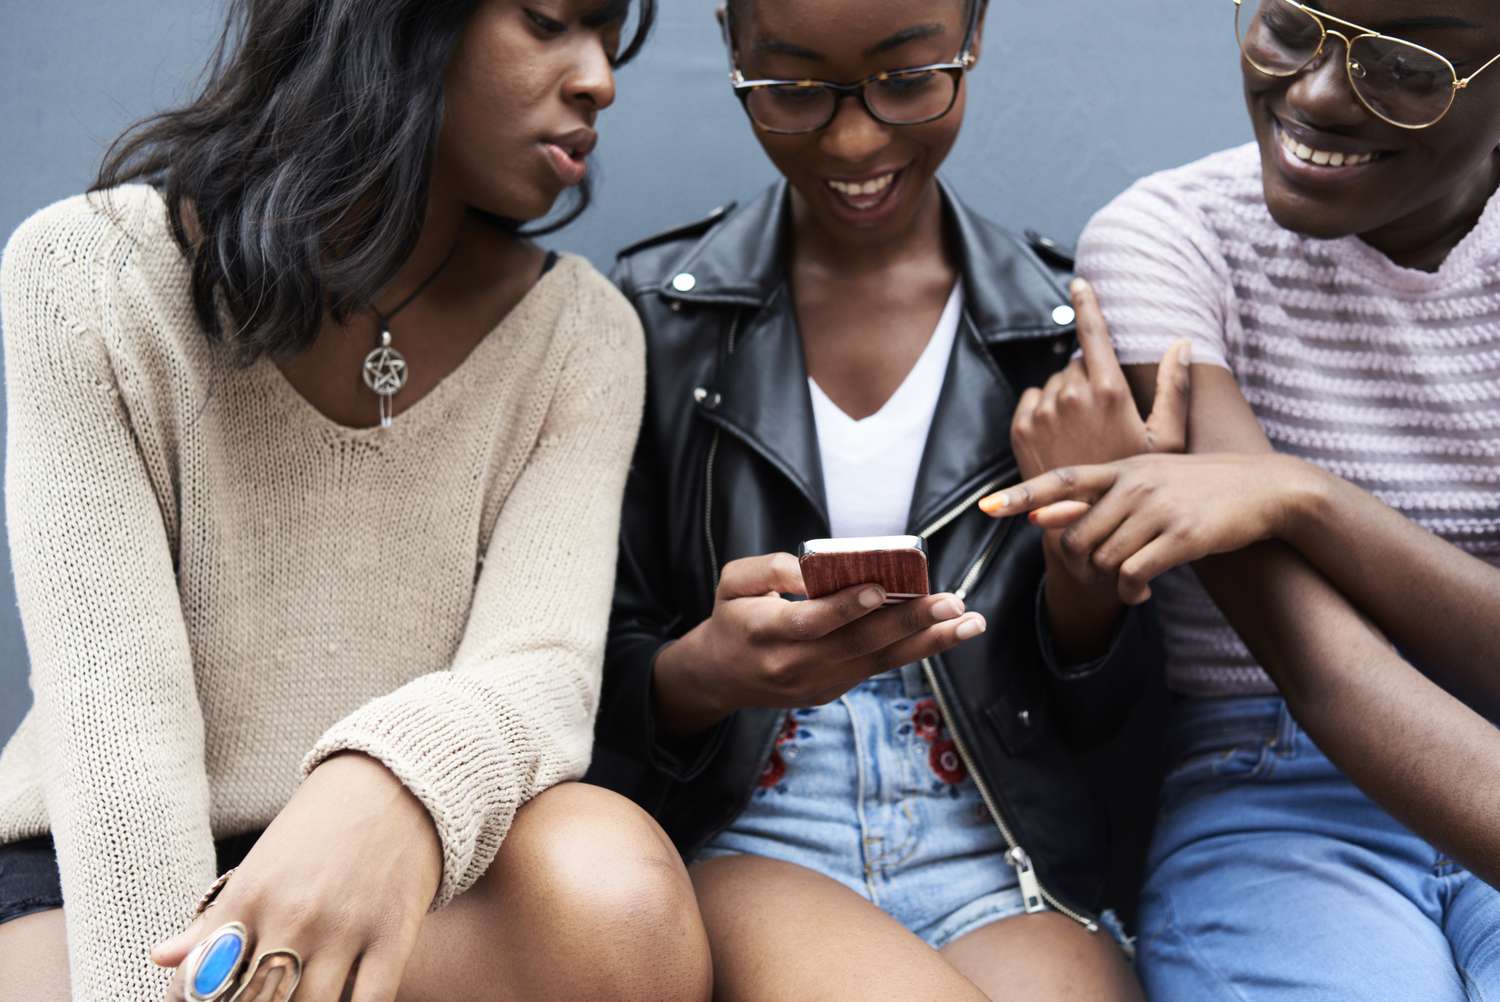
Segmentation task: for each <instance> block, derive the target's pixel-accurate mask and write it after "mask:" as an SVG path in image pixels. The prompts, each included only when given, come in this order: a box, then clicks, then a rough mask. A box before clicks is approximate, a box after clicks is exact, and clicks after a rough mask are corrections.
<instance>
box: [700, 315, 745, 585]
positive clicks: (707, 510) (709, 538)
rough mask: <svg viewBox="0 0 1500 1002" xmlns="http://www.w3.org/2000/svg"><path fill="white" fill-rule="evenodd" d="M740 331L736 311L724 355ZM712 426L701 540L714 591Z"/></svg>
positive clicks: (716, 561) (716, 569)
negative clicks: (704, 543)
mask: <svg viewBox="0 0 1500 1002" xmlns="http://www.w3.org/2000/svg"><path fill="white" fill-rule="evenodd" d="M739 331H740V312H739V311H738V310H736V311H735V312H734V316H733V317H732V318H731V319H730V321H729V343H728V346H727V350H726V351H725V354H726V355H733V354H734V340H735V337H736V336H737V335H738V334H739ZM721 433H722V429H720V428H719V427H718V426H717V425H715V426H714V438H713V441H712V442H710V443H709V445H708V461H707V462H706V463H705V464H704V466H703V539H704V541H705V542H707V543H708V576H709V577H710V578H711V579H712V580H713V583H714V591H715V592H718V590H719V548H718V547H717V546H715V545H714V460H715V459H717V458H718V455H719V435H720V434H721Z"/></svg>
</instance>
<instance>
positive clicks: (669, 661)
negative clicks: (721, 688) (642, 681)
mask: <svg viewBox="0 0 1500 1002" xmlns="http://www.w3.org/2000/svg"><path fill="white" fill-rule="evenodd" d="M706 626H707V623H700V624H698V626H696V627H694V628H693V629H692V630H689V631H688V632H687V633H686V634H685V635H684V636H682V637H681V638H680V639H678V640H675V641H673V642H672V643H669V644H667V645H666V646H665V647H663V648H662V649H661V650H660V651H658V652H657V654H656V657H655V658H654V659H653V661H652V665H651V692H652V701H653V704H654V709H655V712H656V728H657V730H658V732H660V733H661V734H663V735H665V736H667V737H671V738H681V737H687V736H689V735H692V734H698V733H701V732H702V731H706V730H708V729H709V728H711V727H713V726H714V725H715V724H717V723H718V722H719V721H720V720H723V719H724V718H725V717H727V716H729V714H730V713H731V712H733V707H730V706H727V705H725V701H724V700H723V698H722V696H721V695H720V694H719V693H718V692H717V691H716V687H715V685H714V680H715V679H716V678H717V677H718V676H717V673H716V672H713V671H711V670H705V667H706V666H707V665H708V664H709V660H710V659H709V657H708V653H707V651H706V649H705V647H706V645H705V644H704V643H703V636H702V631H703V629H704V628H705V627H706Z"/></svg>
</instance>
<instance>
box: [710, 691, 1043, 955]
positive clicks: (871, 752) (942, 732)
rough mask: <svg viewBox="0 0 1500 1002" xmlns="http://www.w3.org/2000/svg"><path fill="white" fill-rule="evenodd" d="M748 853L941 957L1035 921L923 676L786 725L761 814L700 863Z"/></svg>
mask: <svg viewBox="0 0 1500 1002" xmlns="http://www.w3.org/2000/svg"><path fill="white" fill-rule="evenodd" d="M740 853H745V854H749V855H755V856H764V857H767V858H769V859H778V860H782V861H783V862H788V863H796V864H798V865H800V866H805V867H807V868H808V869H810V870H814V871H816V872H818V873H821V874H824V875H825V876H828V877H832V878H833V879H834V880H837V881H838V882H839V883H841V884H843V885H844V886H845V887H847V888H849V889H850V890H852V891H854V893H856V894H858V895H860V896H861V897H863V898H865V899H866V900H868V901H870V902H872V903H874V904H875V905H877V906H879V907H880V908H882V909H884V910H885V911H886V912H887V913H888V914H890V915H892V916H893V917H895V918H896V920H897V921H899V922H901V923H902V924H903V925H905V926H906V928H907V929H909V930H910V931H912V932H914V933H916V934H917V935H918V936H920V937H921V938H922V939H923V940H925V941H926V942H927V943H928V944H929V945H931V946H932V947H934V948H935V949H942V948H943V947H944V946H946V945H947V944H948V943H951V942H953V941H954V940H955V939H958V938H959V937H961V936H964V935H966V934H967V933H970V932H973V931H974V930H976V929H978V928H980V927H981V926H984V925H988V924H990V923H991V922H998V921H1000V920H1001V919H1005V918H1010V917H1011V916H1013V915H1020V914H1023V913H1024V912H1025V910H1026V905H1025V901H1024V899H1023V898H1022V895H1021V889H1020V886H1019V883H1018V881H1017V878H1016V871H1015V870H1014V869H1013V868H1012V867H1011V866H1010V865H1009V864H1007V863H1006V862H1005V858H1004V856H1005V841H1004V839H1003V838H1002V837H1001V835H1000V832H999V830H998V829H997V828H996V827H995V822H994V821H993V820H991V818H990V815H989V812H988V811H987V810H986V809H985V806H984V801H983V800H982V799H981V798H980V796H979V789H978V787H977V786H975V785H974V780H973V779H971V778H970V777H969V774H968V771H967V769H965V767H964V763H963V760H962V759H961V758H960V757H959V755H958V750H957V748H956V747H955V746H954V744H953V741H952V738H951V737H950V736H949V734H948V728H947V726H946V724H945V723H944V721H943V717H942V713H941V711H940V710H939V709H938V705H937V700H936V699H935V698H934V697H933V695H932V692H931V690H929V689H928V687H927V681H926V679H925V678H924V677H923V675H922V672H921V670H920V669H919V668H918V666H916V665H907V666H906V667H905V668H902V669H899V670H896V671H891V672H887V673H885V674H883V675H877V676H875V677H874V678H872V679H868V680H866V681H864V682H862V683H860V684H859V685H857V686H855V687H854V688H853V689H851V690H850V691H849V692H847V693H845V694H844V696H843V697H841V698H840V699H837V700H835V701H834V702H832V703H829V704H827V705H826V706H818V707H809V708H807V709H803V710H796V711H793V712H791V713H789V714H787V718H786V722H785V724H784V725H783V728H782V732H781V734H780V736H779V737H778V738H777V741H776V750H775V751H774V752H773V753H772V755H771V761H770V762H769V763H768V764H767V766H766V770H765V773H764V774H763V775H762V776H761V781H760V785H759V787H758V788H757V789H756V791H755V795H754V796H753V797H751V800H750V804H749V806H747V807H746V808H745V810H744V812H743V813H741V814H740V816H739V817H738V818H736V819H735V820H734V822H733V824H731V825H730V826H729V827H728V828H727V829H725V830H724V831H722V832H720V833H719V834H718V835H716V836H715V837H714V838H713V840H712V841H711V842H710V843H709V844H708V846H707V847H705V848H704V849H703V850H702V851H701V852H700V853H699V854H698V857H697V858H698V859H712V858H715V857H719V856H730V855H736V854H740Z"/></svg>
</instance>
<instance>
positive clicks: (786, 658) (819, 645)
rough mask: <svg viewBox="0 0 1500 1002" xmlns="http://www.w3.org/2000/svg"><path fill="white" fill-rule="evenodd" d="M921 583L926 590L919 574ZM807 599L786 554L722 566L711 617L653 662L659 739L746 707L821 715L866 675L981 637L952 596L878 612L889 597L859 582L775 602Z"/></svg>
mask: <svg viewBox="0 0 1500 1002" xmlns="http://www.w3.org/2000/svg"><path fill="white" fill-rule="evenodd" d="M851 552H857V551H851ZM912 559H913V558H911V557H910V556H904V557H901V558H900V560H901V561H907V562H909V561H911V560H912ZM923 562H924V564H925V556H924V557H923ZM843 563H844V562H842V561H834V563H833V565H830V566H834V565H839V566H842V565H843ZM817 573H818V572H817V571H814V575H815V576H816V574H817ZM903 573H904V574H906V575H908V577H895V578H892V579H891V582H892V583H893V584H894V585H896V586H899V587H901V588H903V589H904V588H906V587H907V584H906V583H905V582H906V581H908V580H909V574H910V567H906V568H905V569H904V571H903ZM922 578H923V580H922V582H921V590H925V588H926V580H925V579H926V574H925V572H924V573H923V574H922ZM913 588H914V589H915V586H913ZM810 591H812V589H811V588H809V587H808V585H807V583H806V582H805V581H804V579H803V574H802V566H801V564H800V563H799V562H798V560H797V558H796V557H793V556H792V555H791V554H790V553H773V554H767V555H765V556H758V557H744V558H741V559H739V560H734V561H731V562H730V563H729V564H727V565H726V566H725V567H724V571H723V573H722V574H721V575H720V578H719V587H718V591H717V593H716V594H715V596H714V607H713V612H712V613H711V614H710V615H709V617H708V618H707V619H705V620H703V621H702V622H700V623H699V624H698V625H697V626H695V627H693V628H692V629H691V630H689V631H688V632H687V633H686V634H685V635H684V636H683V637H682V638H681V639H679V640H677V641H676V642H675V643H672V644H668V645H667V646H665V647H663V648H662V649H661V651H660V652H659V653H658V654H657V656H656V661H655V664H654V669H653V671H654V678H653V683H654V690H655V694H656V719H657V725H658V727H660V728H661V730H662V732H663V733H665V734H668V735H688V734H696V733H700V732H702V731H704V730H706V729H708V728H709V727H712V726H713V725H714V724H716V723H718V722H719V721H720V720H722V719H723V718H725V717H727V716H729V715H730V714H731V713H734V712H735V711H736V710H740V709H745V708H750V707H782V708H793V707H802V706H821V705H822V704H824V703H827V702H828V701H830V700H832V699H837V698H838V697H839V696H841V695H843V694H844V693H845V692H847V691H849V689H851V688H853V687H854V686H855V685H858V684H859V683H860V682H862V681H864V680H865V679H867V678H869V677H870V676H872V675H878V674H879V673H880V672H882V671H886V670H888V669H891V668H898V667H900V666H901V665H904V664H910V663H912V662H916V661H921V660H922V659H924V658H928V657H932V656H933V655H936V654H940V653H942V652H943V651H946V650H948V649H950V648H952V647H955V646H957V645H958V644H960V643H962V642H963V641H965V640H968V639H970V638H971V637H977V636H978V635H979V634H981V633H983V632H984V630H985V622H984V617H983V616H981V615H980V614H979V613H977V612H969V611H967V610H966V609H965V608H964V604H963V602H962V601H960V600H959V599H958V597H957V596H954V595H946V594H944V595H924V596H922V597H919V598H914V599H910V600H908V601H904V602H902V603H900V604H899V605H891V606H888V607H885V608H882V605H883V604H884V603H885V601H886V599H887V597H888V591H887V589H886V588H885V587H884V586H882V585H874V584H870V583H866V582H860V583H858V584H855V585H853V586H852V587H848V588H844V589H842V590H840V591H835V592H833V593H832V594H828V595H823V596H822V597H819V598H808V599H806V600H803V601H788V600H787V599H785V598H783V597H782V596H783V595H806V594H808V593H809V592H810Z"/></svg>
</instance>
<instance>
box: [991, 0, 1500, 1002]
mask: <svg viewBox="0 0 1500 1002" xmlns="http://www.w3.org/2000/svg"><path fill="white" fill-rule="evenodd" d="M1236 15H1237V17H1238V22H1237V23H1238V27H1239V39H1240V52H1241V64H1242V68H1243V72H1244V81H1245V95H1246V98H1247V103H1248V106H1249V111H1250V119H1251V122H1252V124H1253V126H1254V129H1255V136H1256V140H1257V141H1256V143H1254V144H1252V145H1247V146H1244V147H1241V148H1238V149H1235V150H1230V151H1226V152H1224V153H1220V154H1216V155H1214V156H1211V157H1209V158H1207V159H1205V160H1202V161H1199V162H1198V163H1195V164H1190V165H1188V166H1186V167H1182V168H1179V169H1176V170H1173V171H1168V172H1166V173H1163V174H1160V175H1157V176H1154V177H1151V178H1147V179H1145V180H1143V181H1141V182H1140V183H1139V184H1137V185H1136V186H1135V187H1133V188H1132V189H1131V190H1130V191H1128V192H1126V193H1125V194H1124V195H1122V196H1120V198H1119V199H1117V200H1116V201H1115V202H1114V203H1113V204H1112V205H1110V206H1109V207H1108V208H1106V209H1104V210H1103V211H1102V212H1101V213H1100V214H1099V215H1098V216H1097V217H1096V218H1095V219H1094V221H1093V222H1092V223H1091V224H1090V225H1089V228H1088V230H1087V231H1086V232H1085V234H1084V238H1083V241H1082V243H1081V245H1080V248H1079V269H1080V271H1081V272H1082V273H1083V274H1084V275H1086V276H1087V277H1088V278H1089V279H1090V280H1091V281H1092V282H1093V283H1094V286H1095V287H1096V288H1097V292H1098V303H1099V304H1100V305H1102V307H1103V317H1104V318H1107V319H1108V322H1109V324H1110V326H1111V328H1112V330H1113V335H1114V339H1115V342H1116V345H1117V347H1118V352H1119V356H1118V357H1119V360H1120V361H1121V362H1123V363H1124V376H1125V378H1128V379H1129V380H1130V382H1131V383H1132V384H1133V385H1134V387H1135V389H1136V392H1137V395H1138V396H1140V395H1142V394H1143V393H1144V392H1146V391H1147V390H1148V389H1149V387H1150V386H1151V385H1152V384H1153V381H1154V378H1155V375H1154V368H1155V366H1156V363H1157V362H1158V361H1160V360H1161V359H1162V358H1163V357H1164V354H1165V353H1166V352H1167V351H1168V345H1169V343H1171V342H1172V341H1173V340H1174V339H1176V338H1183V337H1185V338H1189V339H1191V340H1192V341H1193V343H1194V346H1193V358H1194V360H1195V363H1196V364H1195V365H1194V367H1193V372H1192V404H1191V422H1190V431H1191V434H1190V436H1189V439H1190V446H1191V451H1192V452H1194V453H1212V455H1203V456H1196V455H1195V456H1155V457H1152V456H1147V457H1138V458H1132V459H1128V460H1125V461H1123V462H1119V463H1117V464H1115V465H1101V466H1083V467H1078V466H1070V465H1067V464H1070V463H1074V462H1076V457H1077V449H1076V447H1075V444H1074V443H1075V442H1076V439H1077V437H1078V436H1079V435H1080V434H1082V435H1083V436H1084V437H1085V438H1087V437H1088V436H1089V433H1090V431H1091V430H1092V429H1094V428H1096V427H1098V426H1099V425H1100V424H1101V423H1102V424H1104V425H1108V424H1110V423H1112V422H1113V421H1114V420H1116V418H1115V414H1116V413H1117V411H1115V410H1114V409H1111V408H1102V407H1099V406H1095V405H1091V404H1089V402H1088V401H1083V400H1075V401H1074V406H1072V407H1070V408H1066V409H1064V408H1061V407H1051V408H1049V409H1048V410H1047V412H1046V415H1045V416H1044V417H1043V419H1041V420H1040V421H1038V420H1036V417H1035V413H1034V412H1029V411H1027V408H1026V406H1025V405H1023V413H1029V414H1031V417H1030V418H1028V420H1031V421H1032V423H1033V424H1037V425H1045V426H1046V427H1045V428H1042V427H1037V428H1036V429H1034V438H1035V439H1036V440H1037V441H1039V442H1043V443H1046V442H1048V441H1055V442H1056V443H1057V444H1058V446H1059V448H1060V449H1061V450H1063V451H1066V452H1068V453H1070V454H1071V455H1072V456H1073V457H1074V458H1073V459H1062V458H1061V457H1058V458H1059V462H1060V463H1061V464H1063V465H1064V469H1063V471H1062V472H1061V474H1060V475H1048V476H1045V477H1043V478H1042V479H1041V480H1039V481H1036V482H1033V483H1030V484H1028V485H1026V489H1025V490H1013V491H1010V492H1007V493H1006V495H1005V498H1006V500H1007V501H1008V502H1011V503H1008V504H1005V505H1000V504H999V501H998V499H997V500H996V501H995V502H993V503H992V505H991V507H993V508H994V510H995V511H996V512H997V513H1003V512H1007V511H1020V510H1025V509H1026V508H1027V507H1031V506H1034V505H1037V504H1045V503H1047V502H1051V501H1057V500H1063V499H1066V502H1067V503H1066V505H1065V506H1064V507H1059V508H1049V509H1047V510H1046V511H1045V512H1044V513H1040V514H1039V516H1038V517H1039V519H1040V520H1041V521H1042V522H1043V523H1044V524H1046V525H1048V526H1050V527H1051V528H1052V529H1053V531H1062V532H1064V533H1065V534H1064V536H1063V537H1062V542H1063V550H1064V553H1065V559H1066V560H1067V561H1068V562H1069V563H1071V564H1072V565H1073V566H1074V567H1075V568H1077V569H1079V573H1085V574H1086V573H1088V570H1087V569H1093V570H1097V571H1100V572H1102V576H1103V577H1104V578H1105V579H1107V580H1113V581H1117V582H1118V585H1119V593H1120V595H1121V597H1122V598H1123V599H1125V600H1128V601H1132V602H1135V601H1141V600H1142V599H1143V598H1144V597H1145V596H1146V595H1147V594H1148V593H1152V592H1154V594H1155V596H1156V600H1157V606H1158V608H1159V610H1160V611H1161V613H1162V616H1163V624H1164V626H1165V628H1166V635H1167V642H1168V643H1167V647H1168V664H1167V671H1168V682H1169V684H1170V685H1171V686H1172V688H1174V689H1175V690H1176V691H1177V692H1178V693H1179V695H1180V698H1179V700H1178V701H1177V703H1176V704H1175V706H1174V711H1173V713H1174V720H1173V723H1172V727H1171V731H1170V734H1169V744H1170V746H1171V747H1172V748H1173V749H1174V752H1175V758H1176V761H1175V763H1174V769H1173V771H1172V773H1171V774H1170V775H1169V777H1168V781H1167V784H1166V788H1165V791H1164V795H1163V800H1162V805H1161V813H1160V815H1159V822H1158V825H1157V829H1156V834H1155V843H1154V846H1153V848H1152V853H1151V861H1150V867H1149V879H1148V881H1147V885H1146V891H1145V895H1144V900H1143V905H1142V923H1141V940H1140V956H1141V963H1140V969H1141V972H1142V976H1143V978H1144V980H1145V982H1146V986H1147V988H1148V990H1149V991H1150V993H1151V995H1152V997H1153V998H1158V999H1162V1000H1163V1002H1178V1000H1183V1002H1187V1000H1192V1002H1199V1000H1204V999H1226V1000H1227V999H1236V1000H1244V999H1262V998H1264V999H1277V1000H1287V1002H1301V1000H1308V1002H1311V1000H1314V999H1316V1000H1318V1002H1325V1000H1343V999H1348V1000H1350V1002H1353V1000H1362V999H1371V998H1391V999H1396V998H1400V999H1422V1000H1424V1002H1464V1000H1472V999H1477V998H1489V997H1494V996H1495V995H1496V994H1497V993H1500V950H1497V949H1496V948H1495V944H1496V943H1497V935H1496V934H1497V932H1500V892H1497V891H1496V889H1495V886H1494V885H1493V883H1486V881H1491V882H1494V881H1496V880H1497V879H1500V865H1497V858H1500V855H1497V854H1500V840H1497V838H1496V835H1495V833H1496V831H1497V828H1500V799H1497V796H1496V788H1497V782H1496V777H1497V772H1500V770H1497V768H1496V766H1495V762H1496V755H1497V753H1500V736H1497V734H1496V730H1495V726H1494V724H1493V721H1494V720H1496V719H1500V681H1497V678H1496V672H1495V665H1496V658H1497V653H1500V12H1497V10H1496V8H1495V5H1494V4H1492V3H1489V2H1487V0H1451V2H1449V3H1445V4H1443V5H1442V6H1441V9H1440V10H1439V9H1438V8H1437V7H1435V6H1434V5H1432V4H1427V3H1419V2H1416V0H1338V2H1325V3H1321V4H1318V5H1317V6H1312V5H1309V4H1304V3H1301V2H1296V0H1243V3H1241V2H1239V0H1236V2H1235V4H1234V5H1233V6H1231V4H1230V3H1229V2H1228V0H1224V4H1223V10H1222V14H1221V16H1222V17H1223V18H1224V22H1225V24H1224V27H1225V35H1226V36H1227V35H1228V26H1229V21H1230V18H1231V16H1236ZM1084 297H1085V299H1087V300H1088V302H1087V304H1086V305H1084V306H1083V307H1082V308H1081V310H1080V313H1081V315H1082V316H1084V317H1085V318H1087V319H1089V320H1091V321H1096V323H1097V326H1098V328H1099V329H1100V330H1102V325H1103V320H1102V319H1097V320H1096V317H1097V314H1096V307H1095V306H1094V304H1093V297H1092V295H1091V294H1089V293H1084ZM1111 362H1113V359H1112V358H1107V357H1104V356H1101V360H1100V366H1099V367H1100V368H1101V369H1102V368H1107V367H1108V365H1109V363H1111ZM1115 369H1116V373H1117V375H1116V379H1117V380H1118V379H1119V376H1118V373H1119V367H1118V365H1116V367H1115ZM1127 409H1128V408H1127ZM1043 451H1046V446H1045V445H1044V446H1043ZM1117 455H1118V454H1117ZM1095 458H1099V459H1113V458H1115V457H1114V456H1111V455H1109V454H1108V450H1104V451H1103V454H1102V455H1096V457H1095ZM1041 465H1052V464H1050V463H1046V462H1044V463H1042V464H1041ZM1027 495H1030V500H1029V501H1028V500H1027ZM1085 506H1086V507H1085ZM1188 562H1195V563H1194V564H1193V566H1192V567H1191V568H1188V567H1183V568H1182V569H1180V570H1176V571H1172V572H1171V573H1166V574H1163V572H1164V571H1166V570H1168V569H1169V568H1172V567H1174V566H1177V565H1180V564H1186V563H1188ZM1153 579H1155V580H1154V582H1153ZM1417 668H1420V669H1421V671H1420V672H1419V671H1418V670H1417ZM1424 676H1425V677H1424ZM1466 703H1467V704H1468V705H1465V704H1466ZM1470 707H1472V709H1471V708H1470ZM1466 865H1467V867H1473V868H1474V869H1473V872H1471V871H1470V869H1468V868H1466Z"/></svg>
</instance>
